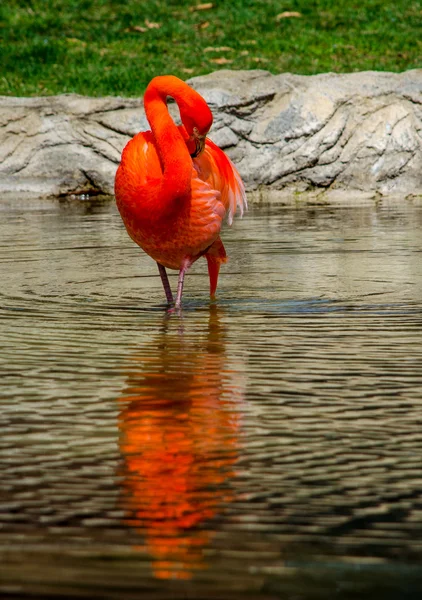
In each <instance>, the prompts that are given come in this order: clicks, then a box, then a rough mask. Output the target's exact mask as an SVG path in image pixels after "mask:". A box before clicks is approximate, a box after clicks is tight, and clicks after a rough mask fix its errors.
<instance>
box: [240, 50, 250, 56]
mask: <svg viewBox="0 0 422 600" xmlns="http://www.w3.org/2000/svg"><path fill="white" fill-rule="evenodd" d="M248 54H249V50H242V52H241V53H240V56H248Z"/></svg>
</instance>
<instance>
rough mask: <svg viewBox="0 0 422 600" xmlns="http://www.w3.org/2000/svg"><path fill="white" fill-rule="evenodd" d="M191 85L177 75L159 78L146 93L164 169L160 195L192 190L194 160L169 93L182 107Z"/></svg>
mask: <svg viewBox="0 0 422 600" xmlns="http://www.w3.org/2000/svg"><path fill="white" fill-rule="evenodd" d="M189 89H190V88H189V87H188V86H187V85H186V84H185V83H184V82H182V81H180V80H178V79H176V78H175V77H172V76H168V77H156V78H155V79H154V80H153V81H152V82H151V83H150V84H149V86H148V88H147V90H146V92H145V96H144V106H145V113H146V116H147V119H148V122H149V124H150V126H151V130H152V133H153V135H154V138H155V141H156V148H157V152H158V156H159V158H160V161H161V166H162V169H163V179H162V184H161V192H160V197H161V199H162V200H164V199H165V197H166V196H167V195H169V196H171V198H172V199H175V198H180V197H182V196H185V195H186V194H188V193H189V191H190V186H191V177H192V159H191V157H190V155H189V151H188V149H187V146H186V142H185V140H184V139H183V137H182V134H181V132H180V131H179V129H178V127H176V125H175V123H174V121H173V119H172V117H171V116H170V114H169V111H168V108H167V100H166V99H167V96H171V97H172V98H174V100H175V101H176V102H177V104H178V105H179V106H180V104H179V103H180V102H183V97H184V95H186V93H188V92H189Z"/></svg>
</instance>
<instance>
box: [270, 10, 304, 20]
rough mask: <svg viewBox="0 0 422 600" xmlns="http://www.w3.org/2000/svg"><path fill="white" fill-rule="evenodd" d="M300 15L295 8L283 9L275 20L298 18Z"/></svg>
mask: <svg viewBox="0 0 422 600" xmlns="http://www.w3.org/2000/svg"><path fill="white" fill-rule="evenodd" d="M301 16H302V13H300V12H296V11H295V10H285V11H284V12H282V13H280V14H279V15H277V16H276V21H280V19H291V18H296V19H300V17H301Z"/></svg>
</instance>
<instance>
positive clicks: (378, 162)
mask: <svg viewBox="0 0 422 600" xmlns="http://www.w3.org/2000/svg"><path fill="white" fill-rule="evenodd" d="M189 83H190V84H191V85H192V86H193V87H194V88H195V89H197V90H198V91H199V92H200V93H201V94H202V95H203V96H204V97H205V99H206V100H207V101H208V103H209V104H210V107H211V109H212V111H213V113H214V125H213V127H212V130H211V133H210V137H211V138H212V139H213V140H214V141H215V142H216V143H217V144H218V145H220V146H221V147H222V148H224V149H225V151H226V152H227V153H228V154H229V156H230V157H231V158H232V160H233V161H234V162H235V164H236V165H237V167H238V169H239V171H240V173H241V175H242V177H243V179H244V181H245V184H246V187H247V189H248V191H249V192H251V193H252V194H251V195H252V198H259V197H261V196H262V195H265V196H266V197H267V198H269V199H270V200H271V199H283V198H284V199H286V198H290V199H291V198H296V197H298V195H299V196H300V195H302V194H303V193H306V194H307V195H309V194H310V195H311V196H312V197H314V198H315V199H319V200H330V199H332V200H336V199H345V198H351V197H352V196H353V197H354V198H361V199H379V198H391V197H400V198H406V197H410V198H417V197H420V196H422V69H417V70H413V71H406V72H404V73H385V72H361V73H351V74H342V75H337V74H333V73H327V74H322V75H314V76H299V75H292V74H289V73H287V74H282V75H271V74H270V73H268V72H266V71H217V72H215V73H211V74H209V75H206V76H202V77H196V78H194V79H192V80H190V82H189ZM171 110H172V112H173V113H174V115H175V116H176V114H177V110H176V107H175V106H174V105H173V106H171ZM148 128H149V126H148V123H147V121H146V118H145V114H144V111H143V103H142V99H141V98H136V99H131V98H113V97H107V98H88V97H84V96H78V95H73V94H72V95H61V96H51V97H41V98H14V97H6V96H3V97H0V161H1V162H0V191H1V193H2V194H3V195H5V194H15V195H20V194H22V195H25V196H28V195H29V196H34V197H55V196H71V195H81V194H89V195H91V194H112V193H113V182H114V174H115V171H116V168H117V165H118V162H119V159H120V154H121V151H122V149H123V147H124V146H125V144H126V142H127V141H128V140H129V138H130V137H132V136H133V135H134V134H135V133H137V132H138V131H141V130H143V129H148Z"/></svg>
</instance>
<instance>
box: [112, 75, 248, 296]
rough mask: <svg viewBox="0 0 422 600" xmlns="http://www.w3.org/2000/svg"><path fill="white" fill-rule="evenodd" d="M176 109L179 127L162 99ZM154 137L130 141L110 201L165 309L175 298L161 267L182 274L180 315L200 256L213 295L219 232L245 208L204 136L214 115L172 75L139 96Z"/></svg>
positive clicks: (241, 193) (238, 186) (222, 159)
mask: <svg viewBox="0 0 422 600" xmlns="http://www.w3.org/2000/svg"><path fill="white" fill-rule="evenodd" d="M167 96H171V97H172V98H173V99H174V100H175V101H176V102H177V104H178V107H179V111H180V117H181V120H182V125H180V126H176V125H175V123H174V121H173V119H172V118H171V116H170V114H169V112H168V109H167V103H166V99H167ZM144 106H145V113H146V116H147V119H148V122H149V124H150V126H151V131H144V132H141V133H138V134H137V135H135V137H134V138H133V139H132V140H130V141H129V143H128V144H127V145H126V147H125V149H124V150H123V153H122V160H121V163H120V165H119V168H118V169H117V173H116V180H115V194H116V202H117V206H118V209H119V211H120V214H121V217H122V219H123V222H124V224H125V226H126V229H127V231H128V234H129V235H130V237H131V238H132V239H133V241H134V242H136V243H137V244H138V245H139V246H140V247H141V248H142V249H143V250H144V251H145V252H146V253H147V254H149V256H151V257H152V258H153V259H154V260H155V261H156V262H157V264H158V269H159V272H160V275H161V280H162V282H163V287H164V291H165V294H166V298H167V302H168V303H169V304H171V303H173V295H172V292H171V289H170V284H169V280H168V276H167V272H166V268H169V269H176V270H178V271H179V280H178V286H177V295H176V302H175V306H176V308H180V306H181V300H182V292H183V282H184V277H185V273H186V271H187V270H188V269H189V267H190V266H191V265H192V264H193V263H194V262H195V261H196V260H197V259H198V258H199V257H200V256H205V258H206V259H207V262H208V273H209V279H210V295H211V297H212V298H213V297H214V295H215V291H216V288H217V281H218V274H219V271H220V265H221V263H223V262H226V260H227V256H226V251H225V249H224V246H223V243H222V241H221V239H220V229H221V225H222V221H223V219H224V217H225V216H226V215H227V220H228V223H229V224H230V225H231V223H232V220H233V216H234V214H235V212H236V208H237V207H238V208H239V210H240V214H241V215H242V214H243V210H244V209H245V208H247V203H246V195H245V190H244V186H243V183H242V180H241V178H240V176H239V174H238V172H237V170H236V168H235V166H234V165H233V163H232V162H231V161H230V159H229V158H228V157H227V156H226V154H225V153H224V152H223V151H222V150H220V148H218V146H216V145H215V144H214V143H213V142H211V140H209V139H208V138H207V137H206V135H207V133H208V131H209V129H210V127H211V124H212V119H213V117H212V113H211V111H210V109H209V107H208V105H207V103H206V102H205V100H204V99H203V98H202V96H200V95H199V94H198V93H197V92H196V91H195V90H193V89H192V88H190V87H189V86H188V85H187V84H186V83H185V82H184V81H181V80H180V79H178V78H177V77H174V76H172V75H165V76H161V77H155V78H154V79H153V80H152V81H151V82H150V83H149V85H148V87H147V89H146V92H145V96H144Z"/></svg>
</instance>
